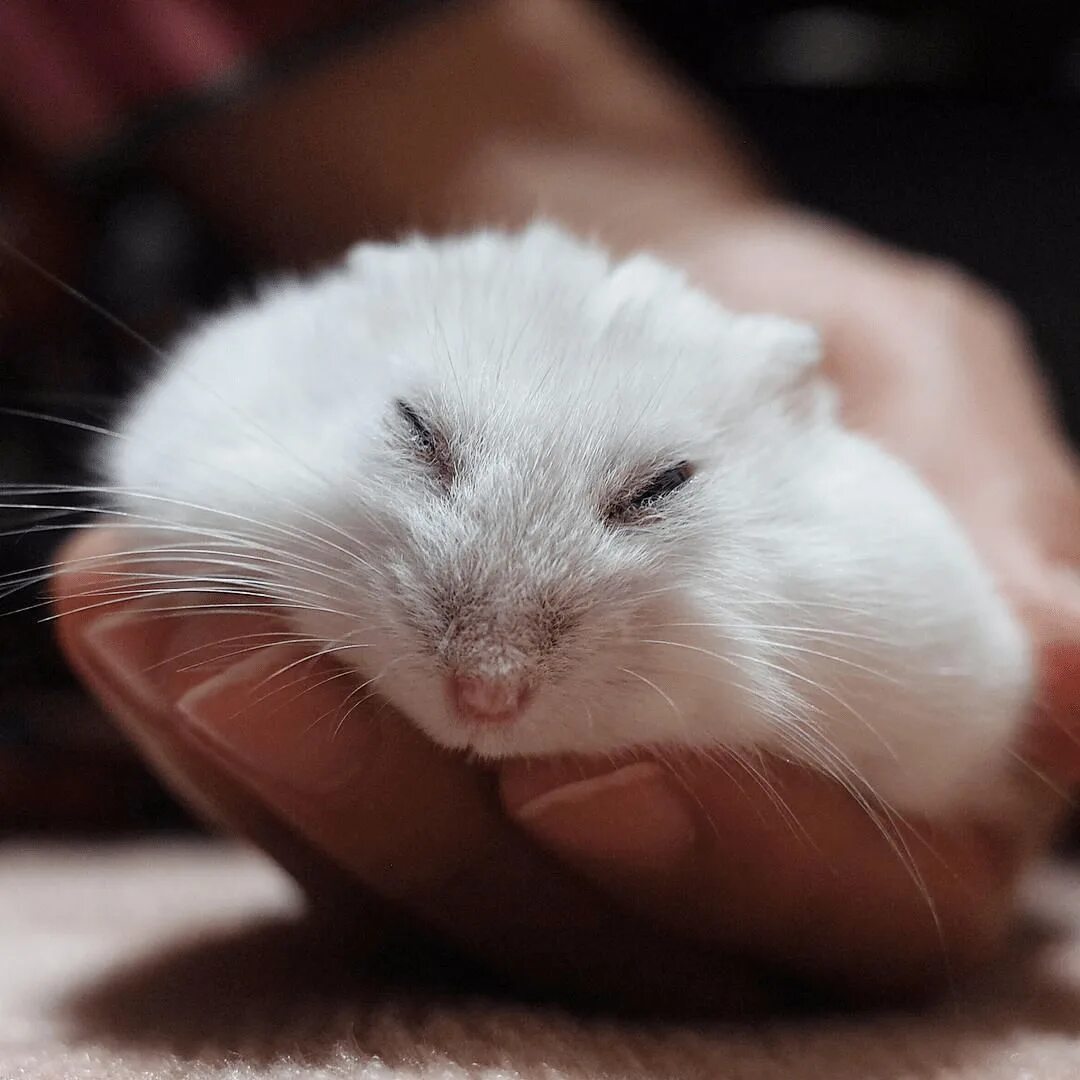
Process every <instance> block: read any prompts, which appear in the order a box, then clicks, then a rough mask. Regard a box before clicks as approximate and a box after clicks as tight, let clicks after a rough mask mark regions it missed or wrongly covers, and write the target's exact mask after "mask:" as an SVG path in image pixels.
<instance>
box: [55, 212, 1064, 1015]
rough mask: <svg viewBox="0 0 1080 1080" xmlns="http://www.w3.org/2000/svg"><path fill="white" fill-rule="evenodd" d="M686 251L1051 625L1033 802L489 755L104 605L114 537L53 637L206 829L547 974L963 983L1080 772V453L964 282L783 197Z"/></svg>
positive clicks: (282, 662) (599, 989) (119, 543)
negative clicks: (818, 330)
mask: <svg viewBox="0 0 1080 1080" xmlns="http://www.w3.org/2000/svg"><path fill="white" fill-rule="evenodd" d="M666 254H668V255H669V257H671V258H673V259H676V260H681V261H682V262H683V263H684V264H685V265H687V266H688V267H689V269H690V270H691V272H692V274H693V275H694V277H695V278H696V279H697V280H698V281H700V282H701V283H703V284H705V285H706V286H707V287H709V288H712V289H714V290H715V291H716V292H717V294H718V295H720V296H721V297H723V298H724V299H725V300H727V302H729V303H730V304H732V305H733V306H742V307H753V308H758V309H769V310H775V311H780V312H783V313H787V314H791V315H798V316H804V317H808V318H810V319H812V320H814V321H815V322H817V323H818V324H819V325H820V326H821V327H822V329H823V332H824V337H825V341H826V348H827V354H828V371H829V374H830V375H831V376H832V378H834V379H835V380H836V382H837V383H838V385H839V387H840V390H841V397H842V400H843V404H844V408H845V411H846V415H847V418H848V419H849V421H850V422H851V423H852V424H853V425H855V426H857V427H858V428H860V429H861V430H864V431H866V432H868V433H869V434H871V435H872V436H874V437H876V438H879V439H880V440H881V441H882V442H883V443H885V444H886V445H887V446H888V447H889V448H890V449H892V450H893V451H894V452H896V453H897V454H899V455H900V456H902V457H904V458H905V459H906V460H908V461H909V462H910V463H911V464H912V465H913V466H914V467H915V468H916V469H917V470H918V471H919V472H920V473H921V474H922V475H923V476H924V477H925V479H926V480H927V482H928V483H929V484H931V485H932V486H933V487H934V488H935V489H936V490H937V491H938V492H939V494H940V495H941V496H942V498H943V499H944V500H945V501H946V503H947V504H948V505H949V506H950V507H951V508H952V509H953V511H954V513H955V514H956V515H957V518H958V519H959V521H960V522H961V524H962V525H963V526H964V527H965V528H966V529H967V530H968V532H969V534H970V535H971V537H972V539H973V540H974V542H975V544H976V546H977V547H978V549H979V550H980V552H981V553H982V554H983V556H984V557H985V558H986V559H987V561H988V564H989V565H990V566H991V567H992V568H993V570H994V571H995V573H996V574H997V577H998V580H999V582H1000V585H1001V587H1002V589H1003V590H1004V592H1005V593H1006V595H1007V596H1008V597H1009V598H1010V600H1011V601H1012V602H1013V603H1014V605H1015V606H1016V609H1017V610H1018V611H1019V612H1021V613H1022V616H1023V618H1024V619H1025V621H1026V622H1027V624H1028V625H1029V626H1030V627H1031V629H1032V632H1033V634H1034V635H1035V637H1036V640H1037V642H1038V643H1039V646H1040V653H1041V656H1042V658H1043V672H1044V677H1043V678H1042V680H1041V686H1040V695H1039V703H1038V708H1036V709H1035V710H1033V714H1032V717H1031V719H1030V723H1029V725H1028V730H1027V733H1026V736H1025V743H1024V746H1023V747H1022V748H1021V750H1022V752H1023V754H1024V756H1025V757H1026V759H1027V760H1026V762H1025V764H1024V765H1020V764H1018V766H1017V770H1018V775H1017V783H1018V785H1019V787H1020V788H1021V789H1022V791H1023V802H1022V807H1021V808H1020V809H1019V810H1018V812H1017V815H1016V817H1015V818H1013V819H1011V820H1010V821H1008V822H1005V823H998V824H996V825H994V826H987V825H973V824H970V823H963V822H935V823H929V822H908V823H898V824H896V825H895V826H894V827H893V828H886V829H882V828H881V825H880V823H879V822H878V821H875V820H873V819H872V818H871V817H869V816H868V815H867V814H866V813H865V812H864V811H863V810H862V809H861V808H860V807H859V806H858V805H857V804H856V802H855V801H854V800H853V799H852V798H851V797H850V796H849V795H847V794H846V793H845V792H843V791H842V790H840V789H839V788H837V787H835V786H834V785H833V784H832V783H831V782H829V781H828V780H826V779H823V778H821V777H818V776H816V775H814V774H812V773H809V772H806V771H804V770H802V769H800V768H798V767H796V766H793V765H790V764H785V763H782V762H775V763H772V764H771V765H769V766H768V775H767V777H766V778H765V780H762V779H761V778H755V777H752V776H750V775H749V774H747V773H746V772H743V771H741V770H740V769H738V768H737V767H735V766H734V764H733V763H730V764H729V763H725V762H723V761H703V760H699V759H695V758H692V757H688V758H686V759H684V760H677V759H672V758H667V757H665V758H664V759H663V760H659V759H657V760H653V759H651V758H649V757H643V756H637V757H635V758H633V759H632V760H627V761H624V762H614V763H613V762H611V761H606V760H605V761H603V762H595V761H582V760H551V761H533V762H518V763H508V764H505V765H503V766H502V767H500V768H497V769H496V768H488V767H484V766H481V765H479V764H477V763H475V762H471V761H468V760H465V759H464V758H461V757H458V756H455V755H452V754H449V753H446V752H444V751H442V750H440V749H439V748H437V747H435V746H434V745H433V744H431V743H430V742H429V741H428V740H427V739H426V738H425V737H423V736H422V735H420V734H419V733H418V732H417V731H416V730H415V729H414V728H413V727H412V726H411V725H409V724H408V723H407V722H406V721H405V720H404V719H402V718H401V717H399V716H397V715H395V714H394V713H393V712H392V711H391V710H390V709H388V708H387V707H385V706H382V705H379V704H378V703H376V702H374V701H371V700H366V699H365V697H364V694H365V692H364V691H363V690H361V689H359V687H358V684H357V683H356V682H355V681H354V680H353V678H352V677H351V676H350V675H349V674H348V673H346V672H344V671H343V670H341V669H337V668H335V667H334V666H333V665H332V664H331V663H330V662H329V661H328V660H326V659H325V658H322V659H310V658H308V657H307V655H306V652H305V651H304V650H303V649H302V648H300V647H299V646H297V645H295V644H290V643H289V634H288V630H287V628H286V627H285V626H284V624H283V623H282V622H281V621H280V619H279V618H278V616H276V615H275V614H273V613H271V612H266V611H258V612H252V611H242V610H239V609H235V610H229V603H228V599H227V598H224V597H223V598H212V597H211V598H196V599H193V598H192V597H191V596H190V595H185V596H183V597H182V598H180V600H178V602H177V604H176V606H175V607H174V608H173V609H172V610H165V611H162V610H160V609H161V608H162V606H163V605H162V603H161V601H160V600H157V601H152V602H150V604H149V605H148V606H147V605H146V604H145V602H144V603H143V604H140V602H138V601H134V600H133V601H131V602H125V603H123V604H115V603H110V604H109V605H108V606H105V607H101V606H99V605H97V604H96V603H95V598H96V597H99V596H100V595H101V593H100V590H101V589H103V588H105V589H108V588H110V587H111V586H110V581H115V578H109V577H108V576H107V568H108V567H109V566H110V565H111V564H114V563H115V562H116V561H122V560H123V554H122V553H123V548H124V540H123V538H122V537H120V536H119V535H118V534H116V533H115V532H108V531H100V532H90V533H83V534H81V535H80V536H79V537H78V538H76V539H75V540H73V541H71V542H70V543H69V545H68V546H67V548H66V549H65V551H64V552H63V553H62V562H63V563H64V565H65V570H64V572H63V573H61V574H60V575H59V576H58V577H57V579H56V584H55V598H56V607H57V611H58V614H59V615H60V618H59V619H58V623H57V625H58V627H59V634H60V640H61V642H62V645H63V647H64V649H65V651H66V653H67V655H68V657H69V658H70V660H71V662H72V664H73V666H74V667H75V668H76V670H77V671H78V672H80V673H81V675H82V677H83V678H84V680H85V681H86V683H87V685H88V686H89V687H90V688H91V690H92V691H93V692H94V693H95V694H96V695H97V696H98V697H99V698H100V699H101V700H102V702H103V703H104V704H105V705H106V707H108V708H109V709H110V710H111V711H112V712H113V714H114V715H115V716H116V717H117V718H118V720H119V722H120V723H121V725H122V726H123V727H124V728H125V730H126V731H127V732H128V733H129V734H130V736H131V737H132V739H133V740H134V741H135V743H136V744H137V745H139V746H140V747H141V748H142V750H143V752H144V753H145V755H146V756H147V758H148V759H149V760H150V761H151V762H152V763H153V764H154V765H155V766H156V767H157V768H158V769H159V770H160V771H161V772H162V774H163V775H164V776H165V778H166V779H167V780H168V781H169V782H171V783H172V785H173V786H174V787H175V788H176V789H177V790H178V791H179V792H180V793H181V794H182V795H184V796H186V797H187V798H188V799H189V800H190V801H191V802H192V803H194V804H195V805H196V806H197V807H199V808H201V809H202V810H203V811H204V812H205V813H206V814H207V815H208V816H209V817H211V818H213V819H214V820H216V821H218V822H220V823H222V824H223V825H225V826H226V827H227V828H229V829H232V830H236V831H239V832H242V833H244V834H246V835H248V836H250V837H251V838H253V839H254V840H256V842H258V843H260V844H262V845H263V846H264V847H265V848H266V849H267V850H269V851H270V852H271V854H273V855H275V856H276V857H277V858H279V860H281V861H282V862H283V863H284V864H285V865H286V867H287V868H288V869H290V870H291V871H292V872H293V873H294V874H296V875H297V876H298V877H299V878H300V880H301V882H302V883H303V884H305V885H306V886H307V887H308V889H309V891H311V892H312V893H313V894H317V895H318V894H322V893H324V892H331V891H332V892H334V894H335V895H336V896H340V895H342V890H343V889H344V891H345V894H346V895H347V896H349V897H351V898H352V899H351V902H355V903H356V904H357V905H362V906H363V907H364V908H365V910H372V909H378V910H379V911H380V912H381V913H390V914H391V915H392V917H393V918H395V919H398V918H400V917H402V916H404V917H406V918H409V919H414V920H416V921H417V922H418V923H419V924H420V925H422V926H424V927H425V928H426V929H428V930H429V931H432V932H434V933H435V934H437V935H439V936H441V937H443V938H445V939H446V940H447V941H448V942H450V943H451V944H453V945H455V946H456V947H458V948H460V949H461V950H463V951H465V952H467V953H469V954H471V955H473V956H475V957H477V958H479V959H481V960H482V961H484V962H485V963H487V964H489V965H491V966H493V967H495V968H496V969H499V970H501V971H503V972H504V973H506V974H508V975H510V976H512V977H513V978H515V979H516V980H518V981H519V982H521V983H523V984H525V985H529V986H532V987H534V988H538V989H541V990H544V991H554V992H557V993H568V994H574V995H576V996H578V997H580V998H586V999H590V1000H592V1001H594V1002H598V1003H602V1004H611V1005H616V1006H634V1007H644V1008H656V1007H665V1008H676V1009H694V1010H704V1011H707V1012H716V1011H720V1012H728V1011H731V1010H736V1011H739V1010H747V1009H755V1008H758V1007H761V1006H762V1005H768V1004H772V1003H775V1001H776V1000H777V999H776V996H775V994H776V992H777V986H778V985H779V984H780V981H781V980H777V979H775V978H774V976H775V975H777V974H781V975H782V974H785V973H786V974H789V975H794V976H797V977H798V978H799V979H801V980H807V979H809V980H811V981H812V982H815V983H817V984H819V985H821V986H823V987H829V988H831V989H839V990H841V991H845V990H846V991H853V992H856V993H858V994H859V995H861V996H863V997H865V996H868V995H873V994H883V995H888V994H891V993H897V992H906V991H911V990H920V989H932V988H934V987H935V986H941V985H943V984H944V977H945V976H946V975H954V974H956V973H958V972H959V971H962V970H963V969H965V968H966V967H968V966H970V965H971V964H973V963H976V962H978V961H979V960H980V959H982V958H983V957H985V956H986V955H987V954H988V953H989V952H990V951H992V948H993V946H994V945H995V944H997V943H998V942H1000V941H1001V939H1002V937H1003V931H1004V928H1005V926H1006V925H1007V918H1008V911H1009V901H1010V896H1011V891H1012V886H1013V884H1014V883H1015V880H1016V878H1017V876H1018V873H1019V871H1020V869H1021V868H1022V866H1023V865H1024V862H1025V860H1026V859H1027V857H1028V855H1029V853H1030V852H1031V850H1032V849H1033V848H1035V847H1037V845H1038V843H1039V841H1040V839H1041V838H1042V837H1043V836H1045V834H1046V832H1047V830H1048V829H1049V827H1050V825H1051V822H1052V821H1053V819H1054V817H1055V816H1056V815H1057V814H1058V812H1059V811H1060V808H1061V806H1062V804H1063V797H1062V791H1063V789H1064V788H1067V787H1068V786H1069V785H1070V784H1071V783H1072V782H1073V780H1075V779H1077V778H1078V777H1080V749H1078V748H1077V744H1076V743H1075V742H1074V741H1073V731H1074V729H1075V728H1076V726H1077V725H1076V724H1075V723H1074V722H1073V718H1074V716H1075V714H1076V713H1077V710H1080V679H1078V678H1076V677H1075V676H1073V675H1072V670H1073V668H1074V667H1075V666H1076V665H1075V664H1074V663H1073V659H1074V657H1075V655H1076V648H1075V643H1076V642H1077V641H1080V587H1078V586H1077V584H1076V583H1075V581H1074V580H1073V577H1072V572H1071V569H1070V568H1071V566H1072V565H1074V564H1075V563H1076V561H1077V555H1078V554H1080V553H1078V551H1077V548H1080V486H1078V480H1077V473H1076V468H1075V465H1074V462H1073V461H1072V458H1071V456H1070V455H1069V453H1068V451H1067V450H1066V448H1065V446H1064V444H1063V442H1062V440H1061V438H1060V436H1059V435H1058V433H1057V432H1056V429H1055V427H1054V424H1053V421H1052V419H1051V417H1050V413H1049V410H1048V409H1047V407H1046V404H1045V402H1044V400H1043V398H1042V395H1041V391H1040V390H1039V388H1038V386H1037V385H1036V380H1035V378H1034V375H1033V369H1032V362H1031V358H1030V356H1029V352H1028V345H1027V342H1026V340H1025V338H1024V336H1023V334H1022V331H1021V330H1020V329H1019V327H1018V325H1017V322H1016V320H1015V318H1014V317H1013V316H1012V315H1011V314H1010V312H1009V310H1008V308H1007V307H1006V306H1005V305H1004V304H1003V303H1002V302H1001V301H999V300H997V299H995V298H993V297H991V296H990V295H989V294H987V293H986V292H984V291H983V290H981V289H980V288H979V287H977V286H975V285H973V284H971V283H969V282H968V281H967V280H966V279H964V278H963V277H962V276H960V275H958V274H956V273H955V272H952V271H949V270H945V269H943V268H941V267H939V266H937V265H935V264H931V263H927V262H922V261H916V260H913V259H910V258H908V257H905V256H899V255H895V254H893V253H891V252H889V251H888V250H885V249H882V248H879V247H877V246H875V245H873V244H871V243H870V242H868V241H865V240H863V239H861V238H859V237H857V236H855V235H851V234H847V233H845V232H843V231H842V230H840V229H838V228H837V227H835V226H833V225H831V224H828V225H827V224H825V223H818V222H815V221H813V220H811V219H808V218H804V217H801V216H798V215H794V214H790V213H787V212H782V211H771V212H767V213H756V214H755V215H754V216H752V217H747V218H746V219H745V220H744V221H741V222H730V221H728V222H724V223H723V224H719V223H718V224H717V225H716V226H715V228H712V229H710V228H703V229H701V230H699V231H697V233H696V234H695V235H694V238H693V240H691V241H684V242H683V243H682V244H681V245H680V247H679V248H677V249H676V248H674V247H672V248H670V249H669V250H668V251H667V252H666ZM103 574H105V575H106V576H103ZM185 608H187V609H189V610H185ZM195 609H197V610H195Z"/></svg>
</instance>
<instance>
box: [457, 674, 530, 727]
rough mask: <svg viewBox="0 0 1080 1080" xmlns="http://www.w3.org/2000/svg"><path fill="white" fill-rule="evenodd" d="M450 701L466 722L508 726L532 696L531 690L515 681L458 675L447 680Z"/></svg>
mask: <svg viewBox="0 0 1080 1080" xmlns="http://www.w3.org/2000/svg"><path fill="white" fill-rule="evenodd" d="M447 685H448V689H449V691H450V700H451V701H452V702H453V704H454V708H455V709H456V710H457V714H458V715H459V716H460V717H461V718H462V719H463V720H470V721H473V722H476V723H486V724H505V723H509V722H510V721H511V720H513V719H515V718H516V717H517V715H518V713H520V712H521V710H522V708H523V707H524V705H525V702H526V700H527V699H528V697H529V687H528V686H527V685H526V684H525V683H524V682H522V681H520V680H515V679H482V678H477V677H474V676H469V675H456V676H453V677H452V678H450V679H449V680H448V681H447Z"/></svg>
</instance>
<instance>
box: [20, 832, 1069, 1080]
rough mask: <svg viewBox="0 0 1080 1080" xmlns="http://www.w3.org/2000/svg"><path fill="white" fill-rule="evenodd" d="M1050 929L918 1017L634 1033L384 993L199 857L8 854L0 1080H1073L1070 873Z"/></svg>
mask: <svg viewBox="0 0 1080 1080" xmlns="http://www.w3.org/2000/svg"><path fill="white" fill-rule="evenodd" d="M1032 893H1033V897H1034V902H1035V904H1036V906H1037V907H1038V908H1039V909H1040V910H1041V912H1042V913H1043V915H1044V916H1045V917H1046V918H1047V919H1048V920H1049V922H1050V924H1051V929H1050V930H1049V931H1048V932H1047V933H1045V934H1044V935H1042V936H1041V937H1040V939H1039V940H1038V941H1036V940H1034V939H1033V940H1032V941H1031V942H1030V944H1029V945H1027V946H1026V947H1025V949H1024V950H1023V953H1022V955H1020V956H1018V957H1017V958H1015V959H1014V960H1013V961H1012V962H1011V963H1010V964H1008V965H1006V966H1005V967H1004V968H1003V970H1002V971H1000V972H999V973H996V974H995V975H993V976H992V977H988V978H986V979H984V980H983V981H982V982H981V984H980V985H978V986H975V987H970V988H968V989H967V990H965V991H964V992H963V993H962V994H956V995H954V996H953V997H952V999H951V1000H950V1001H949V1002H948V1003H946V1004H945V1005H943V1006H941V1007H939V1008H937V1009H935V1010H932V1011H928V1012H925V1013H922V1014H917V1015H892V1016H878V1017H875V1018H850V1019H844V1020H832V1021H828V1022H823V1021H819V1022H814V1023H807V1022H800V1023H796V1022H777V1023H774V1024H770V1025H768V1026H765V1027H758V1028H756V1029H748V1028H743V1029H740V1028H733V1027H721V1026H717V1027H712V1028H710V1027H703V1026H698V1027H690V1026H687V1027H678V1026H670V1025H669V1026H666V1027H663V1028H656V1027H653V1028H644V1027H635V1026H634V1025H631V1024H617V1023H612V1022H599V1021H592V1020H582V1019H575V1018H573V1017H570V1016H567V1015H563V1014H560V1013H557V1012H555V1011H551V1010H530V1009H527V1008H524V1007H521V1006H509V1005H506V1004H500V1003H498V1002H490V1001H483V1000H479V999H476V998H472V999H465V998H462V997H452V996H447V995H445V994H444V995H438V996H437V995H435V994H434V993H433V992H428V993H426V994H424V993H421V992H418V991H412V992H410V991H408V990H405V989H401V988H400V987H399V988H397V989H392V988H391V987H390V986H389V985H388V984H385V983H382V984H380V983H379V981H378V980H375V979H369V981H367V982H366V983H365V982H363V981H361V979H360V978H359V977H357V976H356V975H355V974H354V975H352V976H348V977H347V976H345V975H344V974H343V973H342V972H341V971H339V970H337V969H336V968H335V964H334V962H333V955H332V954H333V949H332V948H328V946H327V944H326V943H325V942H324V943H323V944H321V945H320V944H318V943H312V942H311V941H308V940H306V939H305V938H304V937H303V935H302V933H301V931H300V930H299V929H298V928H297V926H296V924H295V920H294V919H293V918H292V917H293V915H294V913H295V912H296V910H297V905H296V900H295V897H294V895H293V893H292V891H291V889H290V887H289V886H288V884H287V883H286V882H285V881H284V880H283V879H282V878H281V876H280V875H279V874H278V873H277V872H276V871H275V870H274V869H273V868H272V867H271V866H269V865H268V864H267V863H266V862H264V861H263V860H261V859H260V858H259V857H258V856H256V855H254V854H251V853H249V852H246V851H239V850H236V849H234V848H231V847H227V846H223V845H217V844H211V843H208V842H197V841H190V842H188V841H185V842H182V843H181V842H176V841H170V842H157V843H153V844H151V843H142V844H138V845H134V846H132V845H124V846H96V847H95V846H80V847H75V846H67V847H63V846H54V845H44V844H37V845H32V846H28V845H21V846H20V845H11V844H9V845H7V846H6V847H3V848H0V1078H3V1080H15V1078H24V1077H26V1078H35V1080H36V1078H44V1080H68V1078H71V1080H75V1078H78V1080H134V1078H136V1077H138V1078H140V1080H159V1078H176V1077H190V1078H195V1080H224V1078H229V1080H269V1078H274V1080H315V1078H331V1077H333V1078H342V1077H357V1078H364V1080H404V1078H409V1080H420V1078H422V1080H432V1078H451V1080H458V1078H465V1077H481V1078H485V1080H518V1078H529V1080H533V1078H537V1080H539V1078H543V1080H554V1078H558V1077H573V1078H583V1077H589V1078H603V1080H628V1078H634V1080H637V1078H648V1080H661V1078H662V1080H683V1078H686V1080H698V1078H702V1080H704V1078H708V1080H723V1078H732V1080H794V1078H801V1077H821V1078H826V1080H870V1078H874V1080H923V1078H941V1080H946V1078H947V1080H976V1078H977V1080H1004V1078H1010V1080H1021V1078H1024V1080H1044V1078H1045V1080H1055V1078H1061V1080H1065V1078H1070V1080H1074V1078H1077V1077H1080V873H1077V872H1076V871H1075V870H1073V869H1070V868H1067V867H1064V868H1063V867H1055V868H1053V869H1051V870H1049V871H1047V872H1046V873H1045V874H1043V875H1040V877H1039V879H1038V881H1037V882H1036V883H1035V884H1034V887H1033V889H1032Z"/></svg>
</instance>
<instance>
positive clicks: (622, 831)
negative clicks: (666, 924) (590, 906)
mask: <svg viewBox="0 0 1080 1080" xmlns="http://www.w3.org/2000/svg"><path fill="white" fill-rule="evenodd" d="M519 779H521V778H519ZM523 779H524V785H522V784H521V783H514V784H512V785H504V789H503V791H504V798H505V799H506V802H507V804H508V809H509V810H510V812H511V814H512V815H513V816H514V817H515V818H516V819H517V820H518V821H519V822H520V823H521V824H522V825H523V826H524V827H525V828H526V829H528V830H529V832H530V833H532V834H533V835H534V836H535V837H536V838H537V839H538V840H540V841H541V843H543V844H544V845H545V846H546V847H548V848H550V849H553V850H555V851H557V852H558V853H559V854H560V855H563V856H565V857H568V858H571V859H581V860H585V861H589V862H591V863H596V864H602V865H604V866H606V867H608V868H619V869H621V870H624V871H629V872H631V873H655V872H658V871H659V872H663V871H665V870H667V869H669V868H671V867H673V866H675V865H677V864H678V863H679V862H680V861H681V860H683V859H684V858H685V857H686V855H687V854H688V853H689V851H690V850H691V849H692V848H693V846H694V844H695V842H696V838H697V826H696V815H695V814H694V811H693V808H692V807H691V806H690V805H689V802H688V799H687V797H686V795H685V794H684V793H683V792H682V791H680V790H678V789H677V787H676V785H675V781H674V780H673V779H672V777H671V775H670V773H669V772H668V771H667V770H666V769H664V768H662V767H661V766H660V765H657V764H655V763H653V762H635V763H634V764H632V765H626V766H624V767H622V768H620V769H617V770H616V771H614V772H608V773H604V774H602V775H600V776H593V777H589V778H588V779H584V780H576V781H573V782H571V783H568V784H562V785H560V786H558V787H554V788H551V789H549V790H546V791H543V792H541V793H539V794H532V795H531V796H529V797H527V798H526V799H525V800H524V801H522V802H517V800H518V798H519V797H520V795H521V793H522V791H523V790H526V791H527V789H528V787H529V786H530V785H529V782H528V777H527V775H526V776H525V777H524V778H523Z"/></svg>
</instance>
